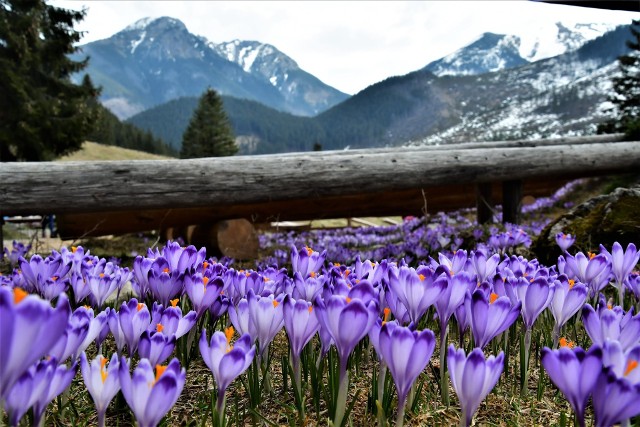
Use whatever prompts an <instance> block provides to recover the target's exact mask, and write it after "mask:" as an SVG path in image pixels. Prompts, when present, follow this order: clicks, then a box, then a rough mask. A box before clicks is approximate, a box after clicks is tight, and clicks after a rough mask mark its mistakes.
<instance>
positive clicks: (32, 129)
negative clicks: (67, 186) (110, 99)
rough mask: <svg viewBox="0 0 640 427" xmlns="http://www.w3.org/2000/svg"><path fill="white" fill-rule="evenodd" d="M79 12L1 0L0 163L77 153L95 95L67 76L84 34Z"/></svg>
mask: <svg viewBox="0 0 640 427" xmlns="http://www.w3.org/2000/svg"><path fill="white" fill-rule="evenodd" d="M84 15H85V12H84V11H82V12H77V11H71V10H66V9H61V8H58V7H54V6H50V5H47V4H46V3H45V1H44V0H0V161H17V160H28V161H38V160H49V159H52V158H54V157H56V156H60V155H63V154H67V153H69V152H72V151H74V150H77V149H79V148H80V146H81V145H82V142H83V141H84V140H85V136H86V135H87V134H88V133H89V131H90V130H91V127H92V125H93V122H94V120H95V109H94V108H91V107H90V106H89V105H88V102H89V101H90V100H92V99H95V98H96V96H97V95H98V91H97V90H96V88H95V87H94V86H93V84H92V83H91V80H90V79H89V78H88V77H86V76H85V79H84V81H83V82H82V84H81V85H76V84H73V83H72V81H71V75H73V74H75V73H78V72H80V71H82V70H83V69H84V68H85V66H86V65H87V60H84V61H75V60H73V59H71V58H70V57H69V55H70V54H72V53H74V52H76V50H77V48H76V47H75V46H74V43H76V42H78V41H79V40H80V38H81V36H82V34H81V33H80V32H78V31H76V30H74V28H73V27H74V25H75V24H76V23H77V22H79V21H80V20H82V19H83V18H84Z"/></svg>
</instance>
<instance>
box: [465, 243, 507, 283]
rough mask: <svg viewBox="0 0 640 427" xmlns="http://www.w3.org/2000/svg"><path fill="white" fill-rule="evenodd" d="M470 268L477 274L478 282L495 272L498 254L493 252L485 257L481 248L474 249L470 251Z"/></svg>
mask: <svg viewBox="0 0 640 427" xmlns="http://www.w3.org/2000/svg"><path fill="white" fill-rule="evenodd" d="M470 261H471V268H472V269H473V271H475V273H476V275H477V276H478V277H477V279H478V282H480V283H482V282H484V281H485V280H487V279H488V278H490V277H493V275H494V274H495V273H496V268H497V267H498V264H499V263H500V255H498V254H493V255H491V256H490V257H487V254H486V253H485V251H483V250H476V251H474V252H472V253H471V257H470Z"/></svg>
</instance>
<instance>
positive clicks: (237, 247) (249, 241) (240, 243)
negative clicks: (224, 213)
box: [189, 218, 260, 260]
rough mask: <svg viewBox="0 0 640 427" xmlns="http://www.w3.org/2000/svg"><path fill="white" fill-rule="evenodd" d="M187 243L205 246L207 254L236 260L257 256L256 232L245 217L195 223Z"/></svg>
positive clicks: (257, 242) (258, 246)
mask: <svg viewBox="0 0 640 427" xmlns="http://www.w3.org/2000/svg"><path fill="white" fill-rule="evenodd" d="M189 244H192V245H194V246H195V247H197V248H200V247H205V248H207V254H210V255H213V256H216V257H221V256H226V257H229V258H234V259H238V260H251V259H256V258H258V249H259V248H260V244H259V241H258V233H257V232H256V230H255V228H254V227H253V225H252V224H251V223H250V222H249V221H247V220H246V219H243V218H241V219H231V220H225V221H218V222H216V223H215V224H200V225H196V226H195V227H194V228H193V230H192V231H191V233H190V235H189Z"/></svg>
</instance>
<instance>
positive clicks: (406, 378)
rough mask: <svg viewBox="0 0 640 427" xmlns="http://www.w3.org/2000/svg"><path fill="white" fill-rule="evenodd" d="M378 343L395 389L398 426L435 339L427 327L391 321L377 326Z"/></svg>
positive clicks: (431, 352) (427, 360)
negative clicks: (414, 329) (410, 392)
mask: <svg viewBox="0 0 640 427" xmlns="http://www.w3.org/2000/svg"><path fill="white" fill-rule="evenodd" d="M378 346H379V350H380V352H381V356H382V359H383V360H384V362H385V363H386V365H387V367H388V368H389V371H390V372H391V376H392V377H393V380H394V382H395V384H396V389H397V390H398V417H397V421H396V425H398V426H401V425H402V423H403V420H404V405H405V402H406V398H407V395H408V394H409V390H410V389H411V386H412V385H413V383H414V382H415V381H416V380H417V379H418V376H419V375H420V373H421V372H422V371H423V370H424V368H425V367H426V366H427V363H429V359H430V358H431V355H432V354H433V350H434V349H435V347H436V338H435V335H434V334H433V332H432V331H430V330H429V329H425V330H423V331H421V332H417V331H411V330H410V329H409V328H407V327H403V326H397V325H395V324H393V323H385V324H384V325H383V326H382V328H381V329H380V336H379V343H378Z"/></svg>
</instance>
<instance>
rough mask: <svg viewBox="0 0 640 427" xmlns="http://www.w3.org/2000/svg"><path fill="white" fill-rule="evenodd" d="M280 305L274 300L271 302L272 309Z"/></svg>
mask: <svg viewBox="0 0 640 427" xmlns="http://www.w3.org/2000/svg"><path fill="white" fill-rule="evenodd" d="M279 304H280V303H279V302H278V301H276V300H273V308H276V307H277V306H278V305H279Z"/></svg>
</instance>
